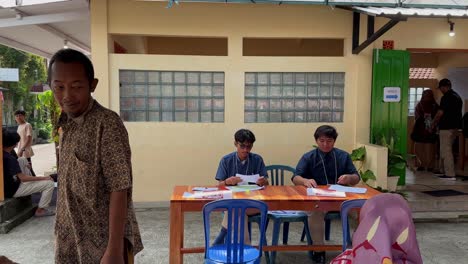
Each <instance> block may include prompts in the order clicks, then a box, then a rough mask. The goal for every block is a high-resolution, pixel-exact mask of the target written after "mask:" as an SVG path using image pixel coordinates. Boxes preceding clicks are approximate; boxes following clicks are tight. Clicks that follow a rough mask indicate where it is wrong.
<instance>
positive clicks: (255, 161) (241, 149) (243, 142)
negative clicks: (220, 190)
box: [213, 129, 268, 245]
mask: <svg viewBox="0 0 468 264" xmlns="http://www.w3.org/2000/svg"><path fill="white" fill-rule="evenodd" d="M254 142H255V135H254V134H253V133H252V131H250V130H248V129H240V130H238V131H237V132H236V133H235V134H234V146H236V149H237V151H234V152H232V153H230V154H227V155H226V156H224V157H223V158H222V159H221V161H220V162H219V167H218V171H217V172H216V177H215V179H216V180H217V181H218V183H219V185H220V186H224V185H227V186H233V185H237V184H238V183H240V182H242V179H241V178H240V177H238V176H236V174H241V175H255V174H258V175H260V178H259V179H258V180H257V182H256V184H257V185H259V186H264V185H268V178H267V177H268V175H267V171H266V169H265V163H264V162H263V159H262V157H261V156H260V155H258V154H255V153H251V152H250V151H251V150H252V147H253V144H254ZM246 226H247V225H246ZM226 227H227V218H226V214H225V215H224V218H223V223H222V228H221V231H220V233H219V235H218V237H217V238H216V239H215V241H214V243H213V244H214V245H217V244H224V240H225V236H226V233H227V230H226ZM246 230H247V229H246ZM244 238H246V239H248V235H247V234H244Z"/></svg>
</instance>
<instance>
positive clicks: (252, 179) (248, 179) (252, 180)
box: [236, 173, 260, 185]
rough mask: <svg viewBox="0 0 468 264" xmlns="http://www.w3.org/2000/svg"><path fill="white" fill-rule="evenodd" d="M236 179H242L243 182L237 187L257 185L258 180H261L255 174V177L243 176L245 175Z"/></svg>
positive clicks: (237, 175) (239, 175) (238, 175)
mask: <svg viewBox="0 0 468 264" xmlns="http://www.w3.org/2000/svg"><path fill="white" fill-rule="evenodd" d="M236 177H240V178H241V180H242V181H241V182H239V183H238V184H237V185H248V184H249V183H253V184H256V183H257V181H258V178H260V175H258V174H254V175H243V174H239V173H237V174H236Z"/></svg>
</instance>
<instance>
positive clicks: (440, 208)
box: [403, 169, 468, 214]
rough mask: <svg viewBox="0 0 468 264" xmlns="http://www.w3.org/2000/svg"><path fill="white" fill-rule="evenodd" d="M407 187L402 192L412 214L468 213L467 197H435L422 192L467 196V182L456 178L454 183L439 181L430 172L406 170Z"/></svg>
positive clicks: (444, 180)
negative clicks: (450, 191) (447, 191)
mask: <svg viewBox="0 0 468 264" xmlns="http://www.w3.org/2000/svg"><path fill="white" fill-rule="evenodd" d="M406 182H407V185H406V186H405V187H404V188H403V191H404V192H405V193H406V194H407V195H408V201H409V203H410V205H411V209H412V210H413V212H455V211H459V212H460V214H466V213H467V211H468V195H458V196H446V197H435V196H431V195H428V194H425V193H422V191H431V190H447V189H450V190H456V191H460V192H464V193H467V194H468V181H462V180H461V178H457V180H456V181H450V180H446V179H440V178H438V177H437V176H435V175H434V174H433V173H431V172H424V171H422V172H419V171H418V172H413V171H411V170H409V169H408V170H407V173H406Z"/></svg>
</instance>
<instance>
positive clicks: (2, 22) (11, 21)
mask: <svg viewBox="0 0 468 264" xmlns="http://www.w3.org/2000/svg"><path fill="white" fill-rule="evenodd" d="M86 19H89V13H88V12H87V10H86V11H85V10H83V11H73V12H64V13H56V14H47V15H36V16H24V15H23V14H22V13H18V15H17V17H16V18H3V19H0V28H5V27H16V26H27V25H39V24H49V23H57V22H65V21H76V20H86Z"/></svg>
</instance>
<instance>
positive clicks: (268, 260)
mask: <svg viewBox="0 0 468 264" xmlns="http://www.w3.org/2000/svg"><path fill="white" fill-rule="evenodd" d="M268 222H270V219H269V218H267V221H266V225H265V236H264V237H263V245H264V246H266V245H268V244H267V239H266V231H267V230H268ZM258 228H260V222H259V223H258ZM250 241H252V240H250ZM263 253H264V254H265V260H266V263H267V264H268V263H270V252H268V251H263Z"/></svg>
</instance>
